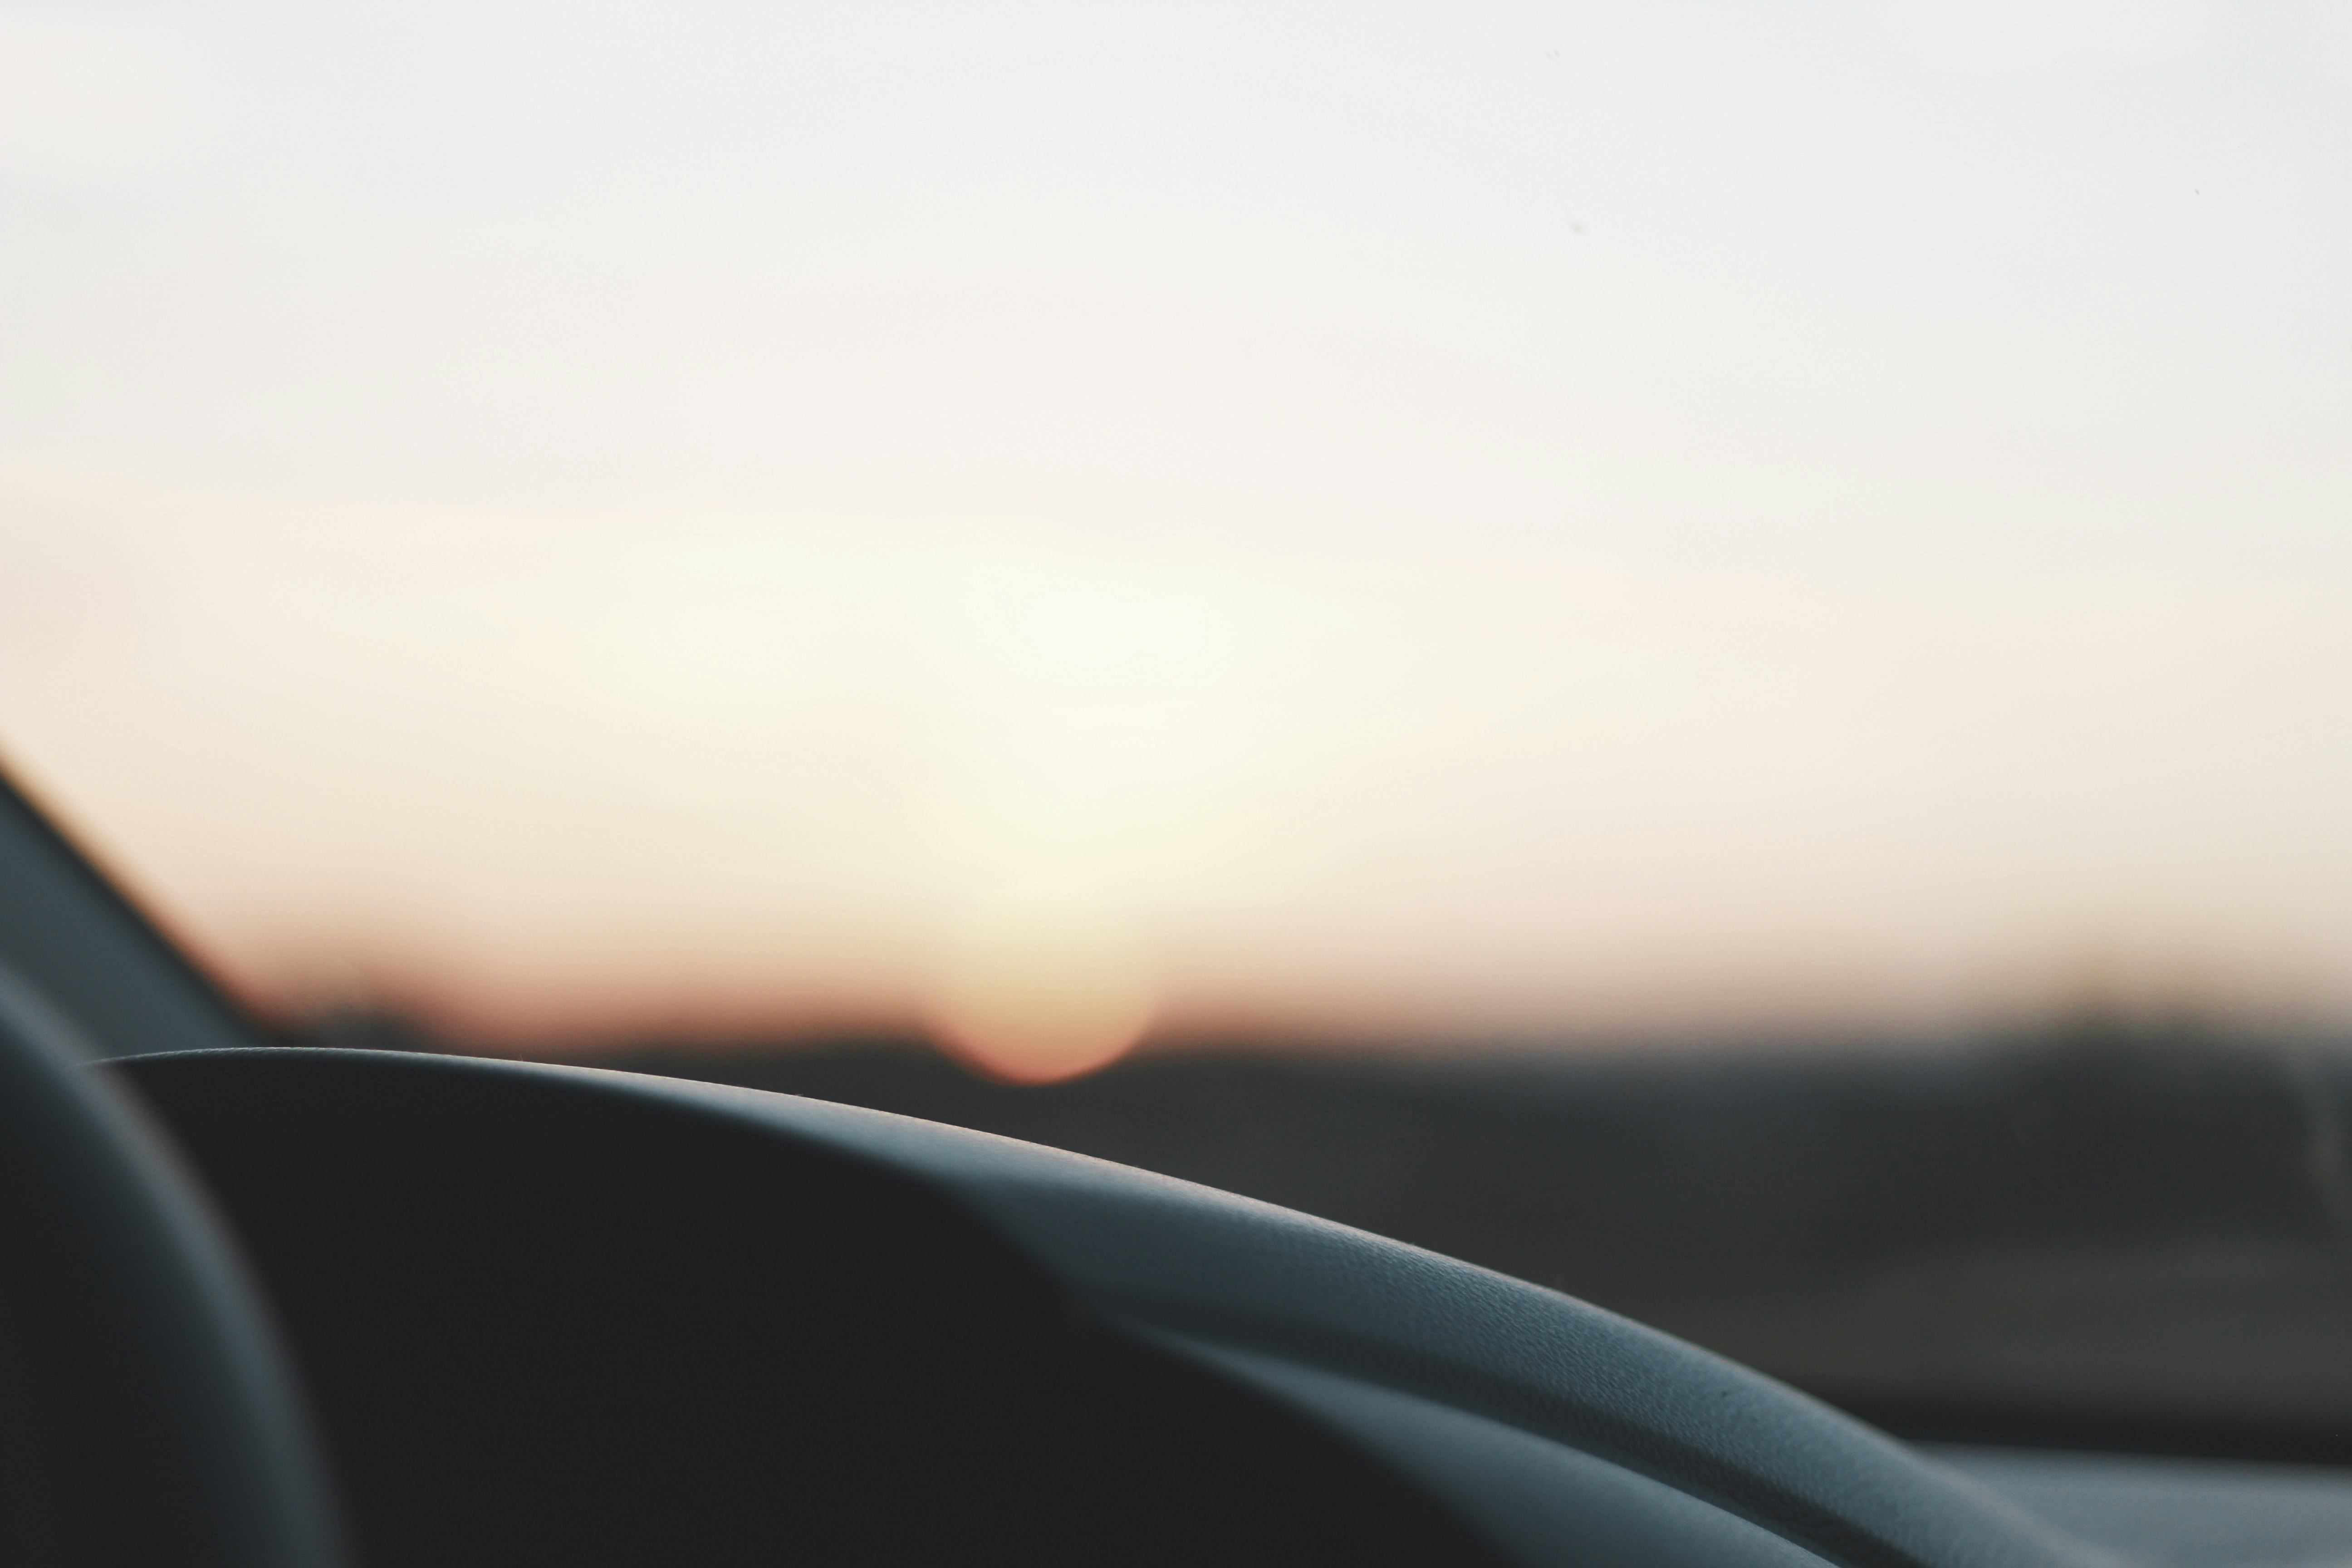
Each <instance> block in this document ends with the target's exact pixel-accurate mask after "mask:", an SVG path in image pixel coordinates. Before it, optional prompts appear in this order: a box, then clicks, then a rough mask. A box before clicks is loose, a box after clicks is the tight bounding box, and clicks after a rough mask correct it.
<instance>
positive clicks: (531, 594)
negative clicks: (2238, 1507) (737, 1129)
mask: <svg viewBox="0 0 2352 1568" xmlns="http://www.w3.org/2000/svg"><path fill="white" fill-rule="evenodd" d="M2347 193H2352V5H2344V4H2332V5H2305V4H2289V3H2281V4H2275V5H2231V6H2227V7H2222V6H2213V7H2210V8H2209V7H2204V6H2200V5H2189V4H2134V3H2132V0H2087V3H2086V0H2067V3H2044V4H2023V3H2012V4H1998V5H1969V4H1958V3H1953V4H1918V5H1858V4H1857V5H1772V6H1753V5H1729V4H1726V5H1664V4H1630V3H1629V4H1625V5H1614V6H1563V5H1471V4H1462V3H1448V4H1445V5H1419V6H1396V5H1390V6H1381V5H1363V4H1349V5H1338V4H1333V5H1228V6H1213V5H1174V4H1171V5H1157V6H1155V5H1120V6H1105V5H1076V4H1072V5H1039V4H1026V3H1024V4H1013V5H847V4H842V5H797V6H753V5H715V4H677V3H666V4H662V5H602V6H586V5H577V4H573V5H517V4H506V3H503V0H501V3H497V4H479V3H469V4H467V5H431V4H416V3H413V0H412V3H405V4H401V5H356V4H354V5H337V6H331V7H314V6H295V5H284V6H277V5H258V4H253V5H214V6H207V7H195V6H186V5H169V6H166V5H152V6H139V5H103V4H88V3H85V4H76V5H18V4H13V3H6V0H0V747H5V753H6V755H7V756H9V757H10V758H11V759H12V760H13V762H14V764H15V765H16V767H17V768H18V769H19V770H20V771H21V772H23V773H25V774H26V776H27V777H29V778H30V779H31V780H33V781H34V782H35V783H36V784H37V785H38V786H39V787H40V788H41V790H42V791H43V792H44V794H45V795H47V797H48V798H49V799H51V800H52V801H54V802H55V803H56V804H57V805H59V806H60V807H61V808H62V809H63V811H64V812H65V814H66V815H67V816H68V817H69V818H70V819H71V820H72V822H73V823H74V824H75V825H76V826H78V827H79V829H80V830H81V831H82V832H84V833H85V834H86V835H87V836H88V837H89V838H90V839H91V840H92V841H93V842H95V843H96V844H97V845H99V846H100V847H101V848H102V849H103V850H104V851H105V852H106V853H107V854H108V855H109V856H110V858H111V859H112V860H113V862H114V863H115V864H116V865H117V866H119V867H120V868H121V869H122V870H123V871H124V872H125V873H126V875H127V876H128V878H129V879H131V881H132V882H133V883H134V884H135V886H136V887H137V888H138V889H140V890H141V892H142V895H143V896H144V897H146V898H147V899H148V900H149V901H150V902H151V903H152V905H153V906H155V907H156V908H158V909H159V910H162V911H163V913H164V914H165V915H166V916H167V918H168V919H169V920H170V921H172V922H173V924H174V926H175V927H176V929H178V930H179V931H182V932H184V934H185V935H186V936H188V938H189V939H190V940H191V941H192V942H194V943H195V944H196V945H197V946H198V948H199V949H200V950H201V951H202V952H203V953H204V954H205V957H206V958H207V960H208V961H209V962H211V963H214V964H215V965H216V966H217V967H218V968H219V969H220V970H221V971H222V972H223V973H225V974H226V976H227V977H229V978H230V979H231V980H232V982H233V983H234V984H236V985H238V986H239V987H241V988H242V989H244V990H245V991H246V992H247V994H251V995H253V996H256V997H257V998H258V999H261V1000H262V1001H264V1002H266V1003H270V1004H272V1005H279V1006H289V1007H301V1006H306V1005H315V1004H317V1003H319V1002H320V1001H321V1000H322V999H332V998H335V997H345V998H353V997H357V998H366V997H376V998H391V999H395V1000H400V1001H404V1002H406V1003H410V1004H413V1005H423V1006H426V1007H429V1008H431V1009H434V1010H436V1014H437V1016H440V1017H441V1018H443V1019H444V1020H445V1021H446V1022H447V1023H449V1024H450V1026H453V1027H462V1028H467V1029H473V1030H478V1031H489V1032H492V1033H496V1034H499V1035H503V1036H506V1037H518V1038H537V1039H542V1040H544V1039H553V1038H559V1037H589V1036H602V1037H614V1036H619V1035H625V1034H627V1033H629V1032H631V1031H633V1030H637V1029H643V1028H650V1027H656V1026H661V1027H684V1028H699V1029H708V1030H750V1029H758V1028H762V1027H768V1026H789V1025H807V1024H810V1023H812V1022H823V1021H825V1020H828V1019H844V1020H856V1019H882V1020H888V1019H899V1018H907V1017H919V1018H921V1019H924V1020H927V1021H928V1022H929V1025H930V1026H932V1027H933V1028H934V1029H935V1030H936V1031H937V1032H939V1033H940V1034H941V1035H942V1037H946V1038H948V1039H950V1041H961V1045H962V1047H963V1048H965V1049H966V1050H967V1051H968V1052H969V1053H970V1054H972V1055H976V1056H979V1057H982V1058H990V1059H992V1060H993V1061H994V1065H995V1066H996V1067H997V1068H999V1069H1000V1070H1005V1071H1011V1072H1023V1071H1030V1070H1036V1071H1045V1070H1049V1068H1050V1067H1051V1066H1052V1064H1053V1063H1054V1062H1060V1061H1063V1060H1064V1059H1065V1058H1066V1060H1067V1061H1069V1062H1072V1063H1075V1062H1076V1061H1077V1060H1079V1059H1080V1058H1083V1057H1085V1056H1086V1055H1087V1053H1088V1052H1090V1051H1097V1050H1098V1049H1108V1048H1110V1047H1108V1046H1105V1045H1103V1044H1102V1042H1105V1041H1112V1040H1114V1039H1115V1040H1116V1041H1118V1042H1122V1043H1123V1042H1124V1040H1126V1039H1127V1038H1129V1037H1132V1036H1133V1035H1134V1034H1135V1033H1136V1032H1137V1031H1138V1030H1141V1029H1145V1028H1150V1029H1152V1030H1156V1031H1158V1032H1159V1033H1160V1034H1163V1035H1169V1034H1182V1033H1185V1032H1187V1031H1196V1032H1197V1031H1199V1030H1202V1029H1205V1028H1211V1027H1216V1026H1276V1027H1285V1028H1294V1029H1298V1030H1304V1031H1308V1032H1319V1033H1323V1034H1333V1033H1337V1034H1350V1033H1357V1034H1361V1033H1370V1034H1397V1033H1407V1034H1420V1035H1428V1036H1433V1037H1434V1036H1448V1035H1452V1036H1463V1037H1467V1036H1484V1035H1491V1034H1494V1033H1496V1032H1505V1033H1508V1032H1521V1033H1532V1034H1538V1035H1558V1036H1560V1037H1574V1036H1580V1035H1592V1034H1609V1033H1616V1032H1623V1031H1625V1030H1629V1029H1631V1030H1639V1031H1648V1032H1667V1033H1671V1032H1673V1031H1676V1030H1688V1029H1702V1028H1703V1029H1708V1030H1720V1029H1724V1028H1734V1029H1737V1028H1753V1029H1759V1030H1782V1029H1788V1028H1806V1027H1815V1026H1840V1027H1856V1026H1858V1027H1864V1028H1875V1027H1885V1026H1894V1027H1915V1026H1939V1025H1942V1024H1946V1023H1949V1022H1952V1021H1955V1020H1960V1019H1965V1018H1969V1017H1986V1016H2004V1015H2013V1014H2015V1013H2017V1012H2020V1011H2029V1012H2030V1011H2032V1009H2034V1008H2037V1007H2045V1006H2048V1005H2052V1004H2053V1000H2055V999H2062V998H2063V997H2064V996H2065V995H2067V994H2070V993H2073V992H2079V991H2081V990H2082V989H2084V988H2085V987H2089V988H2104V989H2105V990H2107V991H2109V992H2112V993H2115V994H2117V995H2118V996H2119V997H2121V998H2122V999H2123V1000H2125V1001H2126V1002H2128V1003H2130V1004H2132V1005H2158V1006H2160V1005H2174V1004H2175V1003H2179V1002H2192V1003H2195V1004H2197V1005H2209V1006H2219V1007H2222V1008H2225V1009H2235V1010H2243V1011H2247V1012H2251V1013H2254V1014H2259V1015H2262V1016H2288V1017H2295V1018H2309V1017H2314V1016H2318V1017H2326V1018H2334V1019H2338V1020H2340V1019H2343V1018H2346V1017H2347V1016H2352V807H2347V802H2352V723H2347V709H2352V702H2347V692H2352V613H2347V606H2352V288H2347V282H2346V280H2347V279H2352V196H2347ZM1040 995H1045V996H1047V997H1048V998H1049V1000H1048V1001H1040V1000H1039V999H1038V998H1039V997H1040ZM1049 1015H1050V1016H1049ZM1024 1031H1025V1033H1024ZM1057 1031H1058V1032H1057ZM1008 1041H1009V1042H1012V1043H1010V1044H1008V1043H1007V1042H1008ZM1024 1041H1025V1042H1026V1043H1025V1044H1024ZM1055 1041H1059V1042H1060V1043H1059V1044H1055V1043H1054V1042H1055ZM1041 1042H1043V1043H1041ZM1089 1042H1092V1043H1089ZM1024 1050H1028V1051H1030V1052H1031V1053H1032V1056H1033V1057H1034V1062H1030V1061H1028V1058H1022V1059H1015V1058H1019V1057H1020V1053H1021V1052H1022V1051H1024ZM1056 1051H1060V1052H1062V1053H1063V1055H1062V1056H1055V1052H1056ZM1049 1058H1050V1060H1049ZM1024 1063H1026V1064H1027V1065H1024ZM1040 1064H1042V1065H1040Z"/></svg>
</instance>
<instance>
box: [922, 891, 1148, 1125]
mask: <svg viewBox="0 0 2352 1568" xmlns="http://www.w3.org/2000/svg"><path fill="white" fill-rule="evenodd" d="M1156 992H1157V987H1156V985H1155V984H1153V980H1152V976H1151V972H1150V963H1148V961H1147V958H1146V955H1145V953H1144V952H1143V948H1142V944H1141V943H1140V942H1138V941H1137V940H1136V939H1135V937H1134V935H1133V933H1132V932H1131V931H1129V930H1127V929H1125V928H1124V927H1123V926H1122V924H1121V922H1119V921H1118V920H1116V919H1115V918H1114V917H1113V916H1111V915H1110V914H1108V912H1106V911H1104V910H1099V909H1087V908H1084V907H1082V906H1077V905H1074V904H1069V903H1055V902H1052V901H1047V900H1036V899H1022V898H1013V899H1003V900H995V901H993V902H992V903H990V904H988V905H985V906H983V907H981V908H978V909H975V910H972V911H971V912H970V913H969V914H968V915H967V916H966V918H965V919H964V920H963V921H961V922H960V923H959V925H958V928H957V929H956V930H955V931H953V932H952V933H951V935H950V939H949V941H948V942H947V943H946V945H945V949H944V951H943V952H942V953H941V956H940V965H939V971H938V975H937V978H936V982H935V984H934V985H933V987H932V991H931V994H930V996H929V1004H928V1005H927V1006H926V1008H925V1017H926V1021H927V1022H928V1023H929V1026H930V1028H931V1031H932V1033H933V1035H934V1037H936V1038H937V1039H938V1040H939V1042H940V1045H941V1047H943V1048H944V1049H946V1050H947V1051H948V1052H949V1053H950V1054H951V1055H953V1056H955V1057H956V1058H959V1059H960V1060H961V1061H962V1062H964V1064H965V1065H966V1066H968V1067H971V1068H973V1069H974V1070H975V1071H978V1072H982V1073H984V1074H986V1075H987V1076H989V1077H991V1078H996V1079H1005V1080H1007V1081H1010V1082H1013V1083H1050V1082H1053V1081H1054V1080H1055V1079H1066V1078H1076V1077H1077V1076H1078V1075H1080V1074H1082V1073H1088V1072H1092V1071H1094V1070H1095V1069H1096V1068H1102V1067H1108V1065H1109V1064H1110V1063H1112V1062H1114V1061H1117V1060H1118V1058H1120V1057H1122V1056H1124V1055H1126V1054H1127V1052H1128V1051H1129V1049H1131V1048H1132V1047H1134V1045H1135V1044H1136V1042H1137V1041H1138V1040H1139V1039H1141V1038H1142V1037H1143V1034H1144V1030H1145V1029H1146V1028H1147V1027H1148V1026H1150V1022H1151V1015H1152V1011H1153V1008H1154V1005H1155V1004H1156V1002H1157V999H1158V998H1157V995H1156Z"/></svg>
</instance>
